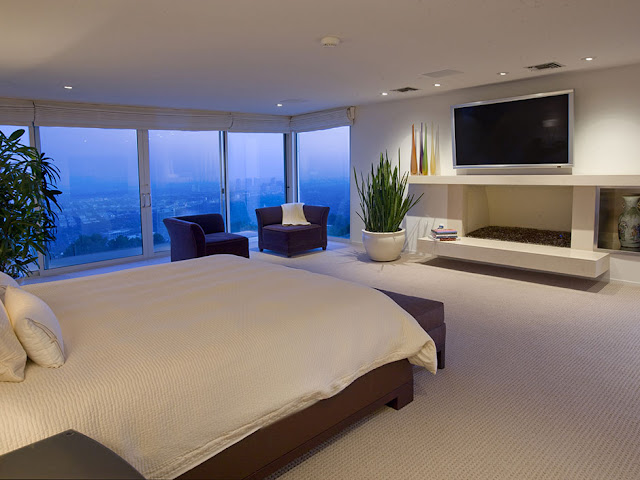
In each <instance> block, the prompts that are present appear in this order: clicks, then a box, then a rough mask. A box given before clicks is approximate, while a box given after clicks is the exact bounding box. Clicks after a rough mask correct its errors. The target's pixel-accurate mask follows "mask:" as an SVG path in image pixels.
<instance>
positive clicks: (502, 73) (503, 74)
mask: <svg viewBox="0 0 640 480" xmlns="http://www.w3.org/2000/svg"><path fill="white" fill-rule="evenodd" d="M508 74H509V72H500V73H498V75H500V76H501V77H504V76H505V75H508Z"/></svg>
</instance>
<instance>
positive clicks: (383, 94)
mask: <svg viewBox="0 0 640 480" xmlns="http://www.w3.org/2000/svg"><path fill="white" fill-rule="evenodd" d="M380 95H382V96H383V97H386V96H387V95H389V94H388V93H387V92H382V93H381V94H380Z"/></svg>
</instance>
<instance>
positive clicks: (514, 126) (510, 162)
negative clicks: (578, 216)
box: [451, 91, 573, 168]
mask: <svg viewBox="0 0 640 480" xmlns="http://www.w3.org/2000/svg"><path fill="white" fill-rule="evenodd" d="M451 109H452V121H453V129H452V132H453V166H454V168H474V167H532V166H567V165H571V164H572V152H571V150H572V148H571V143H572V141H571V140H572V131H571V129H572V125H571V123H572V117H573V115H572V111H573V91H563V92H553V93H540V94H535V95H527V96H524V97H515V98H507V99H502V100H492V101H488V102H475V103H467V104H464V105H454V106H453V107H451Z"/></svg>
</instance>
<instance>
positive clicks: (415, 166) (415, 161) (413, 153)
mask: <svg viewBox="0 0 640 480" xmlns="http://www.w3.org/2000/svg"><path fill="white" fill-rule="evenodd" d="M417 173H418V158H417V156H416V126H415V125H411V175H416V174H417Z"/></svg>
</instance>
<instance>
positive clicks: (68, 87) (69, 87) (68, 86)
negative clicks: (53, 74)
mask: <svg viewBox="0 0 640 480" xmlns="http://www.w3.org/2000/svg"><path fill="white" fill-rule="evenodd" d="M64 89H65V90H73V87H72V86H71V85H65V86H64Z"/></svg>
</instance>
